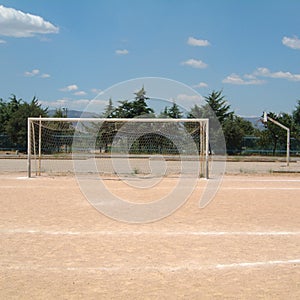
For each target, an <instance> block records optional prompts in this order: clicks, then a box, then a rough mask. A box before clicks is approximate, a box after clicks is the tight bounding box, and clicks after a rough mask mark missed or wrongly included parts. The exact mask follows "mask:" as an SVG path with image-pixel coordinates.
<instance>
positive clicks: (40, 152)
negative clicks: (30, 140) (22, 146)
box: [38, 116, 42, 176]
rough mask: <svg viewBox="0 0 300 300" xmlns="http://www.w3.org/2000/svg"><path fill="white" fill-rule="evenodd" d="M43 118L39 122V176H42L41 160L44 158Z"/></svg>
mask: <svg viewBox="0 0 300 300" xmlns="http://www.w3.org/2000/svg"><path fill="white" fill-rule="evenodd" d="M41 118H42V117H41V116H40V120H39V167H38V168H39V171H38V174H39V176H41V158H42V119H41Z"/></svg>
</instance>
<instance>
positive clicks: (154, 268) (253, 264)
mask: <svg viewBox="0 0 300 300" xmlns="http://www.w3.org/2000/svg"><path fill="white" fill-rule="evenodd" d="M298 264H300V259H289V260H267V261H256V262H239V263H231V264H214V265H200V264H199V265H198V264H184V265H178V266H144V267H137V266H111V267H104V266H99V267H97V266H96V267H80V266H73V267H67V266H66V267H64V266H60V267H56V266H54V267H49V266H48V267H47V266H42V265H2V266H1V265H0V269H5V270H15V271H20V270H22V271H39V270H40V271H43V272H44V271H49V272H61V271H65V272H72V271H73V272H93V273H95V272H110V273H121V272H137V273H138V272H149V271H150V272H151V271H152V272H184V271H188V272H190V271H209V270H226V269H241V268H257V267H272V266H279V267H280V266H286V265H298Z"/></svg>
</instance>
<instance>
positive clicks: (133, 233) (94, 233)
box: [0, 229, 300, 237]
mask: <svg viewBox="0 0 300 300" xmlns="http://www.w3.org/2000/svg"><path fill="white" fill-rule="evenodd" d="M0 234H36V235H56V236H59V235H62V236H66V235H69V236H84V235H92V236H97V235H98V236H126V237H128V236H141V235H149V236H170V237H172V236H175V237H176V236H300V231H130V230H129V231H106V230H105V231H54V230H36V229H1V230H0Z"/></svg>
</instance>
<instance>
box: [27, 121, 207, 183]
mask: <svg viewBox="0 0 300 300" xmlns="http://www.w3.org/2000/svg"><path fill="white" fill-rule="evenodd" d="M208 127H209V122H208V119H159V118H149V119H146V118H133V119H105V118H28V176H29V177H30V176H32V175H33V174H34V175H41V174H43V173H44V174H66V173H80V174H84V173H86V174H91V173H98V174H99V175H120V174H122V175H124V176H130V175H131V176H156V175H159V176H169V175H176V174H177V175H179V174H180V175H182V174H195V173H197V175H198V176H199V177H206V178H208V154H209V150H208V148H209V146H208V145H209V140H208V139H209V136H208V132H209V130H208Z"/></svg>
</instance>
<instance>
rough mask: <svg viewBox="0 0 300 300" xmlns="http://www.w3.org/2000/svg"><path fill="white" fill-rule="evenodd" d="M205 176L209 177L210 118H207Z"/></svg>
mask: <svg viewBox="0 0 300 300" xmlns="http://www.w3.org/2000/svg"><path fill="white" fill-rule="evenodd" d="M205 148H206V149H205V178H206V179H209V166H208V160H209V119H207V120H206V145H205Z"/></svg>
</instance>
